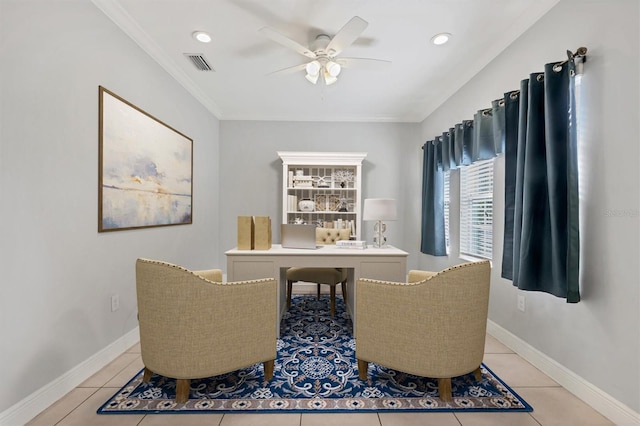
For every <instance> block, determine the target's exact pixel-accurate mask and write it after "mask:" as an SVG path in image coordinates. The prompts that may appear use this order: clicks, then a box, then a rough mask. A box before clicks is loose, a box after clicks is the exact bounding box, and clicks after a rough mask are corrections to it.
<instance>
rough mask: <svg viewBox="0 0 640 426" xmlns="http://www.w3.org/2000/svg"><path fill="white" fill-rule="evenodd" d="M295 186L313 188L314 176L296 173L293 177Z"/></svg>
mask: <svg viewBox="0 0 640 426" xmlns="http://www.w3.org/2000/svg"><path fill="white" fill-rule="evenodd" d="M293 186H294V188H313V177H312V176H302V175H295V176H294V177H293Z"/></svg>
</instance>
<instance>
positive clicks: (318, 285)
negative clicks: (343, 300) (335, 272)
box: [316, 283, 320, 300]
mask: <svg viewBox="0 0 640 426" xmlns="http://www.w3.org/2000/svg"><path fill="white" fill-rule="evenodd" d="M316 286H317V288H318V300H320V283H318V284H316Z"/></svg>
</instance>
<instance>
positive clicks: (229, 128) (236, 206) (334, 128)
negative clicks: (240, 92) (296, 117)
mask: <svg viewBox="0 0 640 426" xmlns="http://www.w3.org/2000/svg"><path fill="white" fill-rule="evenodd" d="M419 131H420V126H419V125H418V124H413V123H321V122H278V121H222V122H221V123H220V158H223V159H225V161H222V162H221V164H220V173H221V175H220V176H221V178H220V179H221V182H222V184H221V187H220V200H221V203H222V204H221V206H220V223H221V224H224V225H223V226H221V229H220V252H221V258H220V263H221V264H224V265H225V266H224V267H225V268H226V260H225V259H224V251H225V250H228V249H230V248H233V247H235V246H236V241H237V240H236V220H237V217H238V216H243V215H255V216H270V217H271V220H272V223H273V232H274V237H273V241H274V242H276V243H278V242H280V228H279V226H278V224H279V223H280V221H281V220H282V202H281V199H282V161H281V160H280V158H279V157H278V154H277V151H337V152H351V151H355V152H366V153H367V157H366V158H365V160H364V162H363V166H362V174H363V182H362V199H363V200H364V199H365V198H387V197H389V198H396V199H398V205H399V212H398V214H399V216H400V219H399V220H398V221H396V222H388V223H387V234H386V235H387V239H388V240H389V243H390V244H393V245H395V246H398V247H400V248H402V249H405V250H407V251H410V252H411V253H413V254H414V255H415V252H416V251H415V247H409V246H408V245H407V243H406V241H405V235H404V229H405V224H406V220H405V214H406V213H407V211H406V210H405V207H404V206H405V205H406V204H408V203H410V202H412V200H413V199H415V198H416V197H419V196H420V193H419V192H418V193H408V192H407V191H406V185H407V179H408V176H407V173H406V164H407V157H408V156H409V155H416V154H417V153H418V151H421V150H420V148H419V147H417V148H416V146H415V142H416V140H419V138H420V135H419ZM362 230H363V233H362V236H361V237H362V238H363V239H366V240H368V241H372V239H373V224H372V223H370V222H363V228H362ZM411 262H412V260H411V258H410V259H409V263H410V264H411Z"/></svg>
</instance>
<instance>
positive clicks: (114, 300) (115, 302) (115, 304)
mask: <svg viewBox="0 0 640 426" xmlns="http://www.w3.org/2000/svg"><path fill="white" fill-rule="evenodd" d="M118 309H120V296H118V295H117V294H114V295H113V296H111V312H115V311H117V310H118Z"/></svg>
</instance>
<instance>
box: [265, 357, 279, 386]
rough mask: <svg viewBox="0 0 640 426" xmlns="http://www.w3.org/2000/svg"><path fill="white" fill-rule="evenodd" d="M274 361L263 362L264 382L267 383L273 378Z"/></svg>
mask: <svg viewBox="0 0 640 426" xmlns="http://www.w3.org/2000/svg"><path fill="white" fill-rule="evenodd" d="M275 362H276V360H275V359H272V360H269V361H265V362H264V363H263V365H264V380H265V381H269V380H271V378H272V377H273V367H274V365H275Z"/></svg>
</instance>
